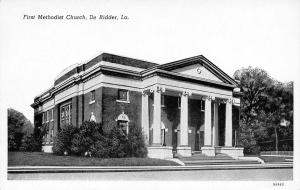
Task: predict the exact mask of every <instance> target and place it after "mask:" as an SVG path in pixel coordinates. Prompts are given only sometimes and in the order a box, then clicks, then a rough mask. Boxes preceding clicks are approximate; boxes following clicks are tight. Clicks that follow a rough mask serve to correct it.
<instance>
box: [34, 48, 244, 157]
mask: <svg viewBox="0 0 300 190" xmlns="http://www.w3.org/2000/svg"><path fill="white" fill-rule="evenodd" d="M240 95H241V93H240V90H239V88H238V83H237V82H236V81H235V80H233V79H232V78H231V77H229V76H228V75H227V74H226V73H224V72H223V71H222V70H220V69H219V68H218V67H217V66H216V65H214V64H213V63H212V62H210V61H209V60H208V59H206V58H205V57H204V56H202V55H200V56H195V57H191V58H186V59H183V60H179V61H174V62H171V63H166V64H161V65H159V64H156V63H151V62H147V61H142V60H137V59H132V58H127V57H122V56H118V55H113V54H108V53H102V54H100V55H99V56H97V57H95V58H93V59H92V60H90V61H88V62H86V63H84V64H77V65H73V66H71V67H69V68H67V69H65V70H64V71H63V72H62V73H61V74H59V75H58V76H57V77H56V79H55V81H54V85H53V86H52V87H51V88H49V89H48V90H46V91H45V92H43V93H41V94H40V95H38V96H36V97H35V98H34V103H33V104H32V105H31V106H32V107H33V108H34V126H35V127H41V126H42V125H46V126H47V128H46V129H47V134H46V135H45V137H44V142H43V151H45V152H51V151H52V145H53V137H55V136H56V134H57V132H58V131H59V130H60V129H61V128H62V127H63V125H65V124H72V125H73V126H74V127H79V126H80V125H81V124H82V123H83V122H84V121H86V120H93V121H96V122H100V123H102V125H103V127H104V128H107V127H109V126H111V123H112V122H116V124H117V125H118V126H120V127H122V128H123V129H124V130H127V131H128V129H129V128H130V127H131V126H133V125H136V126H139V127H141V128H142V131H143V134H144V137H145V143H146V145H147V147H148V156H149V157H153V158H171V157H172V156H173V154H174V153H175V152H176V153H177V154H180V155H182V156H191V154H192V153H193V152H197V151H201V152H202V153H203V154H206V155H208V156H215V154H218V153H224V154H228V155H230V156H232V157H239V156H243V148H241V147H236V136H237V135H236V134H237V132H238V128H239V106H240Z"/></svg>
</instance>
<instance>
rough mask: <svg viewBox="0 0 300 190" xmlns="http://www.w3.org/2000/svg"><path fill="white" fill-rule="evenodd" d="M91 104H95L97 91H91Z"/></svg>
mask: <svg viewBox="0 0 300 190" xmlns="http://www.w3.org/2000/svg"><path fill="white" fill-rule="evenodd" d="M90 94H91V97H90V104H91V103H94V102H95V90H93V91H91V93H90Z"/></svg>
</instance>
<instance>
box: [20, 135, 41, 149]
mask: <svg viewBox="0 0 300 190" xmlns="http://www.w3.org/2000/svg"><path fill="white" fill-rule="evenodd" d="M41 149H42V142H41V140H39V139H36V138H35V137H34V135H30V136H25V137H24V138H23V141H22V145H21V147H20V150H21V151H29V152H40V151H41Z"/></svg>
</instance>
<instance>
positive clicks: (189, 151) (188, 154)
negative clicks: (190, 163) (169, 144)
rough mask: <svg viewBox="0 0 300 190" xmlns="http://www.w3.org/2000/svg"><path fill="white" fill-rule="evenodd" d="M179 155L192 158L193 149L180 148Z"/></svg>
mask: <svg viewBox="0 0 300 190" xmlns="http://www.w3.org/2000/svg"><path fill="white" fill-rule="evenodd" d="M177 154H179V155H180V156H183V157H191V156H192V148H191V147H189V146H178V147H177Z"/></svg>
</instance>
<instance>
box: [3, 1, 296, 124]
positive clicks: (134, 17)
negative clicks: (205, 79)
mask: <svg viewBox="0 0 300 190" xmlns="http://www.w3.org/2000/svg"><path fill="white" fill-rule="evenodd" d="M299 9H300V1H296V0H288V1H278V0H273V1H271V0H270V1H269V0H260V1H257V0H252V1H250V0H249V1H248V0H245V1H237V0H232V1H214V0H212V1H211V0H210V1H208V0H200V1H189V3H187V1H172V3H171V1H155V0H154V1H143V2H142V1H137V0H136V1H135V0H131V1H105V0H100V1H85V2H83V1H79V0H77V1H74V0H73V1H51V3H50V1H44V2H41V1H29V0H24V1H16V0H12V1H5V0H2V1H0V32H1V35H0V42H1V43H0V82H1V83H0V84H1V91H0V95H1V96H0V97H1V99H0V101H1V102H0V105H4V107H5V108H8V107H11V108H14V109H16V110H18V111H20V112H22V113H24V115H25V116H26V117H27V118H28V119H29V120H31V121H32V122H33V109H32V108H31V107H30V104H32V103H33V99H34V97H35V96H36V95H38V94H40V93H41V92H43V91H44V90H46V89H47V88H49V87H50V86H51V85H53V83H54V78H55V77H56V76H57V75H58V74H59V73H60V72H61V71H62V70H63V69H65V68H66V67H68V66H70V65H72V64H75V63H82V62H85V61H87V60H89V59H91V58H93V57H95V56H97V55H98V54H100V53H101V52H109V53H113V54H117V55H123V56H128V57H132V58H137V59H142V60H147V61H151V62H156V63H159V64H163V63H167V62H170V61H175V60H178V59H183V58H187V57H191V56H196V55H200V54H202V55H204V56H205V57H206V58H208V59H209V60H210V61H212V62H213V63H214V64H216V65H217V66H218V67H219V68H220V69H222V70H223V71H225V72H226V73H227V74H228V75H230V76H233V73H234V72H235V71H236V70H238V69H241V68H242V67H248V66H252V67H259V68H262V69H264V70H266V71H267V72H268V73H269V75H270V76H271V77H273V78H274V79H276V80H279V81H282V82H287V81H296V80H298V78H299V77H298V76H297V75H298V73H299V71H300V67H299V63H300V56H299V55H300V54H299V52H300V35H299V33H300V11H299ZM39 14H43V15H54V16H55V15H64V16H65V15H85V16H86V17H87V20H66V19H64V20H39V19H32V20H30V19H23V17H24V15H39ZM100 14H103V15H106V14H108V15H116V16H118V18H119V20H115V21H114V20H89V19H88V18H89V15H96V16H97V17H98V15H100ZM121 15H126V16H127V17H128V18H129V19H127V20H121V19H120V17H121Z"/></svg>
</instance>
